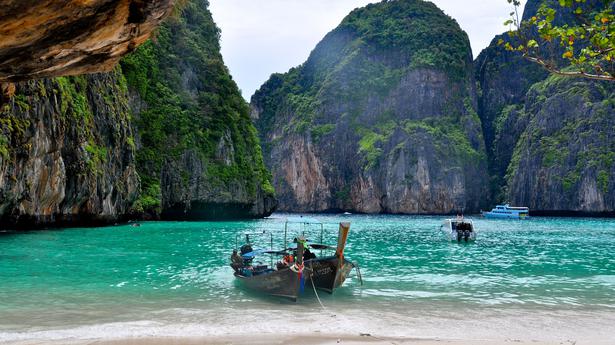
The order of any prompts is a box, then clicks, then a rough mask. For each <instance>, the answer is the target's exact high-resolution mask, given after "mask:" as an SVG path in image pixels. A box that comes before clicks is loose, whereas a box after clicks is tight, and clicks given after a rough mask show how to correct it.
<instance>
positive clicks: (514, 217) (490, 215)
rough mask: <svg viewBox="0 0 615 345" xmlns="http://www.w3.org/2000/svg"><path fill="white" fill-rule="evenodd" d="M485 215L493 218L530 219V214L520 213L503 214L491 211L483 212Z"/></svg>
mask: <svg viewBox="0 0 615 345" xmlns="http://www.w3.org/2000/svg"><path fill="white" fill-rule="evenodd" d="M483 216H484V217H485V218H491V219H529V218H530V216H524V215H519V214H502V213H491V212H483Z"/></svg>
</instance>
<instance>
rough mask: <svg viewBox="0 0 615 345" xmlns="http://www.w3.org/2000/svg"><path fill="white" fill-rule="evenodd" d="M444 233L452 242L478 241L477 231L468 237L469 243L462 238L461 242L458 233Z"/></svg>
mask: <svg viewBox="0 0 615 345" xmlns="http://www.w3.org/2000/svg"><path fill="white" fill-rule="evenodd" d="M443 232H444V234H445V235H446V236H447V237H448V239H449V240H450V241H451V242H474V241H476V231H472V232H471V233H470V236H469V237H468V240H467V241H466V240H465V239H464V238H462V239H461V241H459V239H458V237H457V231H443Z"/></svg>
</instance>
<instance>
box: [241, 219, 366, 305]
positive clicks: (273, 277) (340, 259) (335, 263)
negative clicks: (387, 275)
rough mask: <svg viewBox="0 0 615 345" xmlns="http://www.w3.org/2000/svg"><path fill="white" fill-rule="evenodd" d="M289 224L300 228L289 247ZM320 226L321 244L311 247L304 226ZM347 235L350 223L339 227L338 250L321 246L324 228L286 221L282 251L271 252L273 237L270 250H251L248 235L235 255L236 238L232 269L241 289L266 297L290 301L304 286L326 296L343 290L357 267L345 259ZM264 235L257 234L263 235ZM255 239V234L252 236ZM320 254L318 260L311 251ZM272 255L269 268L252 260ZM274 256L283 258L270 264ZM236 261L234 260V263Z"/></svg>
mask: <svg viewBox="0 0 615 345" xmlns="http://www.w3.org/2000/svg"><path fill="white" fill-rule="evenodd" d="M289 224H300V225H301V226H302V227H303V230H302V231H299V235H297V237H294V239H293V241H292V243H293V245H292V246H291V245H290V244H289V237H288V232H289ZM315 224H316V225H320V230H321V233H320V239H319V240H320V242H319V243H312V241H310V240H309V239H306V230H305V228H306V226H308V225H315ZM349 231H350V223H340V225H339V232H338V238H337V246H335V247H334V246H330V245H326V244H323V243H322V242H323V240H324V227H323V224H322V223H321V222H318V221H315V220H313V219H308V218H304V217H300V218H291V219H287V220H286V223H285V226H284V247H283V249H282V250H277V251H276V250H274V249H273V234H271V233H269V235H270V249H269V250H265V249H253V248H252V243H251V241H250V234H244V235H245V239H246V242H245V244H243V245H242V246H241V247H240V248H239V250H240V252H241V254H239V253H237V252H236V251H237V247H238V238H237V237H236V239H235V242H236V244H235V247H236V249H235V251H234V252H233V256H232V262H233V263H232V264H231V267H233V269H234V270H235V273H234V275H235V277H237V278H238V279H239V280H240V282H241V283H243V285H244V286H246V287H247V288H249V289H252V290H255V291H259V292H262V293H265V294H269V295H273V296H279V297H286V298H289V299H291V300H292V301H296V300H297V298H298V297H299V296H300V295H301V293H303V291H304V290H305V288H306V286H305V285H306V284H310V285H311V286H310V287H313V288H314V289H321V290H324V291H326V292H329V293H333V291H334V290H335V289H336V288H338V287H340V286H342V284H343V283H344V281H345V280H346V278H347V277H348V275H349V274H350V272H351V270H352V269H353V268H355V267H357V270H358V266H357V265H356V264H354V263H352V262H350V261H349V260H348V259H346V258H345V256H344V249H345V247H346V241H347V239H348V233H349ZM265 234H267V232H263V233H258V235H265ZM252 235H255V234H252ZM310 249H312V250H315V251H320V254H321V257H317V256H316V255H315V254H313V253H312V252H311V250H310ZM333 250H334V251H335V252H334V254H333V255H322V254H323V253H326V252H327V251H333ZM264 254H268V255H271V256H270V258H271V262H270V265H264V264H262V262H261V263H259V264H253V260H254V259H255V258H256V257H257V256H260V255H264ZM274 256H283V258H282V260H280V261H278V262H276V263H275V265H274V262H273V258H274ZM233 257H235V259H233Z"/></svg>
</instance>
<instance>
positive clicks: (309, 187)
mask: <svg viewBox="0 0 615 345" xmlns="http://www.w3.org/2000/svg"><path fill="white" fill-rule="evenodd" d="M382 18H387V20H386V21H382ZM443 37H446V40H443V39H442V38H443ZM434 42H442V43H440V44H438V43H434ZM434 44H436V47H434ZM475 109H476V92H475V89H474V81H473V76H472V54H471V51H470V46H469V42H468V39H467V36H466V35H465V33H464V32H463V31H462V30H461V29H460V28H459V26H458V25H457V23H456V22H455V21H454V20H452V19H451V18H449V17H447V16H446V15H444V14H443V13H442V12H441V11H440V10H439V9H438V8H437V7H436V6H435V5H433V4H431V3H428V2H423V1H417V0H397V1H388V2H382V3H379V4H373V5H368V6H367V7H365V8H362V9H358V10H355V11H353V12H352V13H351V14H350V15H349V16H348V17H346V18H345V19H344V21H343V22H342V23H341V24H340V26H339V27H338V28H336V29H335V30H333V31H332V32H331V33H329V34H328V35H327V36H326V37H325V38H324V39H323V41H322V42H320V43H319V44H318V45H317V47H316V48H315V50H314V51H313V52H312V54H311V55H310V57H309V59H308V60H307V62H306V63H305V64H303V65H301V66H299V67H297V68H294V69H291V70H290V71H289V72H288V73H286V74H283V75H279V74H276V75H273V76H272V77H271V78H270V79H269V81H267V82H266V83H265V84H264V85H263V86H262V87H261V89H260V90H259V91H257V92H256V94H255V95H254V96H253V97H252V115H253V118H254V119H255V123H256V124H257V127H258V128H259V130H260V133H261V141H262V143H263V151H264V155H265V160H266V162H267V165H268V166H269V167H270V169H271V170H272V172H273V182H274V186H275V188H276V192H277V195H278V199H279V200H280V209H282V210H286V211H312V212H314V211H329V210H348V211H353V212H366V213H450V212H455V211H457V210H461V209H465V210H466V211H468V212H470V211H478V209H479V208H480V206H481V202H482V201H483V196H484V195H485V194H487V193H486V190H487V189H486V183H485V181H486V180H487V162H486V154H485V149H484V140H483V137H482V135H481V128H480V120H479V118H478V116H477V114H476V111H475Z"/></svg>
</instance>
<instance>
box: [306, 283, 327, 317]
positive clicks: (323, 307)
mask: <svg viewBox="0 0 615 345" xmlns="http://www.w3.org/2000/svg"><path fill="white" fill-rule="evenodd" d="M310 281H311V282H312V288H313V289H314V294H316V299H317V300H318V303H319V304H320V307H321V308H322V310H324V311H326V312H328V310H327V308H325V305H324V304H322V301H321V300H320V297H319V296H318V291H316V285H314V278H313V277H312V276H310Z"/></svg>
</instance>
